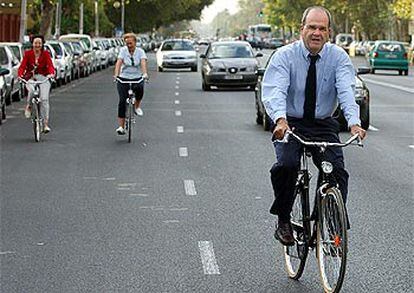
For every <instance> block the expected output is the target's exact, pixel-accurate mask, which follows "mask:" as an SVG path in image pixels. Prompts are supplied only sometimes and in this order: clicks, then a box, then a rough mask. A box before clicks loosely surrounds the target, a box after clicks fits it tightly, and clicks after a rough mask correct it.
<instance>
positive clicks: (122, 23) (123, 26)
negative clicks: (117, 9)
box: [121, 0, 125, 33]
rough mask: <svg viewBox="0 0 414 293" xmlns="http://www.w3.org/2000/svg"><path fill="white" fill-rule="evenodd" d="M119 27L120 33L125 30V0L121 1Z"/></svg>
mask: <svg viewBox="0 0 414 293" xmlns="http://www.w3.org/2000/svg"><path fill="white" fill-rule="evenodd" d="M121 29H122V33H124V31H125V0H122V1H121Z"/></svg>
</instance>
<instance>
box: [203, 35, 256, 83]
mask: <svg viewBox="0 0 414 293" xmlns="http://www.w3.org/2000/svg"><path fill="white" fill-rule="evenodd" d="M262 56H263V54H262V53H260V52H259V53H257V54H254V52H253V50H252V47H251V46H250V44H249V43H248V42H244V41H227V42H214V43H211V44H210V45H209V46H208V48H207V50H206V53H205V54H201V55H200V58H202V61H201V64H202V69H201V76H202V88H203V90H205V91H207V90H210V89H211V86H219V87H220V86H238V87H241V86H243V87H246V86H248V87H249V88H250V89H252V90H254V89H255V86H256V83H257V75H256V71H257V68H258V65H259V63H258V60H257V59H256V57H262Z"/></svg>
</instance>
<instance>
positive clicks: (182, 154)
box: [178, 147, 188, 157]
mask: <svg viewBox="0 0 414 293" xmlns="http://www.w3.org/2000/svg"><path fill="white" fill-rule="evenodd" d="M178 154H179V155H180V157H188V149H187V148H186V147H180V148H179V149H178Z"/></svg>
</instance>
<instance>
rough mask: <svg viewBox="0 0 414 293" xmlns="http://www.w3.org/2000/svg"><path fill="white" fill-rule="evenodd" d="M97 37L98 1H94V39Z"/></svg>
mask: <svg viewBox="0 0 414 293" xmlns="http://www.w3.org/2000/svg"><path fill="white" fill-rule="evenodd" d="M98 36H99V13H98V0H95V37H98Z"/></svg>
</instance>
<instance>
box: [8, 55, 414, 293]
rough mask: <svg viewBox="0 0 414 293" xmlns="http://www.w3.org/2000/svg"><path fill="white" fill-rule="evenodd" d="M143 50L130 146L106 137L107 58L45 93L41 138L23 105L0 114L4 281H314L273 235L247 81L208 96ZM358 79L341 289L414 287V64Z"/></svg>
mask: <svg viewBox="0 0 414 293" xmlns="http://www.w3.org/2000/svg"><path fill="white" fill-rule="evenodd" d="M266 53H268V52H266ZM149 56H150V69H151V70H150V77H151V82H150V84H148V85H146V89H145V96H144V101H143V105H142V107H143V110H144V116H143V117H140V118H137V123H136V124H135V125H134V126H135V128H134V133H133V141H132V143H131V144H129V143H127V139H126V137H125V136H118V135H116V133H115V128H116V113H117V112H116V111H117V99H118V98H117V93H116V90H115V86H114V84H113V83H112V69H108V70H105V71H102V72H99V73H96V74H94V75H92V76H90V77H88V78H85V79H82V80H80V81H75V82H73V83H71V84H69V85H67V86H66V87H62V88H59V89H56V90H55V91H54V92H53V93H52V97H51V127H52V132H51V133H50V134H48V135H46V136H44V137H43V138H44V139H43V140H42V142H40V143H35V142H34V141H33V135H32V129H31V124H30V122H29V121H28V120H26V119H24V118H23V110H22V108H23V103H15V104H13V106H12V107H10V108H9V109H8V110H9V114H10V116H9V117H10V118H9V119H8V120H7V121H6V123H4V125H3V126H1V128H0V136H1V145H0V147H1V157H0V159H1V161H0V164H1V167H0V172H1V174H0V175H1V207H0V208H1V210H0V211H1V222H0V225H1V235H0V236H1V245H0V263H1V292H7V293H8V292H295V293H296V292H303V293H305V292H322V287H321V285H320V282H319V276H318V269H317V266H316V262H315V257H314V256H315V253H314V252H311V253H310V256H309V261H308V263H307V266H306V268H305V273H304V275H303V277H302V278H301V280H300V281H299V282H297V281H292V280H289V279H288V278H287V274H286V272H285V270H284V260H283V256H282V247H281V246H280V245H279V244H277V243H276V242H275V241H274V240H273V236H272V235H273V226H274V220H275V219H274V218H273V216H271V215H270V214H269V213H268V209H269V207H270V204H271V202H272V199H273V195H272V189H271V185H270V178H269V172H268V170H269V169H270V167H271V165H272V163H273V160H274V154H273V148H272V144H271V143H270V135H269V133H267V132H264V131H263V130H262V128H261V127H259V126H258V125H256V124H255V108H254V95H253V92H251V91H247V90H213V91H211V92H203V91H201V78H200V72H198V73H193V72H189V71H167V72H163V73H157V72H155V58H154V55H153V54H149ZM355 61H356V64H357V63H358V62H359V61H361V60H359V59H355ZM361 62H363V60H362V61H361ZM364 77H366V79H367V80H368V79H371V80H374V82H375V81H379V82H383V83H384V84H383V85H381V84H379V83H376V84H374V83H369V82H368V81H367V84H368V86H369V88H370V90H371V118H372V127H371V128H370V131H368V138H367V140H366V141H365V147H364V148H363V149H361V148H355V147H349V148H347V149H346V150H345V156H346V164H347V169H348V171H349V173H350V174H351V179H350V185H349V189H350V195H349V201H348V209H349V213H350V218H351V223H352V229H351V230H350V236H349V240H350V241H349V258H348V269H347V274H346V279H345V283H344V286H343V292H411V291H412V290H413V283H412V280H411V277H412V275H413V254H414V253H413V245H412V239H413V228H412V227H413V210H414V209H413V195H414V187H413V179H414V173H413V162H414V160H413V159H414V157H413V154H414V139H413V138H414V133H413V132H414V130H413V129H414V127H413V126H414V115H413V110H414V103H413V94H412V93H411V92H409V90H410V89H412V83H413V75H412V73H410V75H409V76H408V77H402V76H393V75H392V74H389V73H380V72H379V73H378V74H376V75H366V76H364ZM389 85H398V86H400V89H398V88H396V87H389ZM404 88H406V89H405V90H404ZM177 111H181V112H177ZM180 114H181V115H180ZM177 127H178V128H177ZM343 137H344V138H346V137H347V134H346V133H344V134H343ZM180 148H181V150H180ZM186 155H187V156H186Z"/></svg>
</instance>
